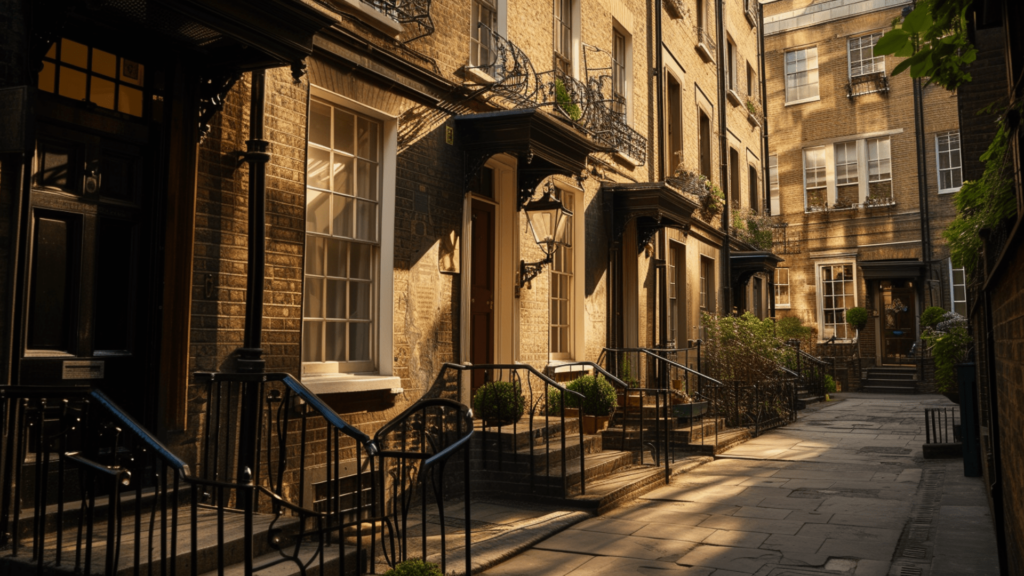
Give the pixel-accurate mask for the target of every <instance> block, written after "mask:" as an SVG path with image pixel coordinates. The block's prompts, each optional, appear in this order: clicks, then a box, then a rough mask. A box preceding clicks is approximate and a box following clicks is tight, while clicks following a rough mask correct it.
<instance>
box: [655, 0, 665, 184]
mask: <svg viewBox="0 0 1024 576" xmlns="http://www.w3.org/2000/svg"><path fill="white" fill-rule="evenodd" d="M661 2H662V0H654V36H655V39H654V66H655V70H654V76H655V78H656V79H657V80H656V86H657V89H658V95H657V99H658V108H657V112H655V118H656V119H657V123H658V171H659V172H658V173H659V174H661V177H660V178H658V180H664V179H665V178H666V177H667V176H668V173H667V172H666V171H665V70H664V69H665V63H664V57H663V55H662V40H661Z"/></svg>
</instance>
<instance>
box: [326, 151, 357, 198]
mask: <svg viewBox="0 0 1024 576" xmlns="http://www.w3.org/2000/svg"><path fill="white" fill-rule="evenodd" d="M333 177H334V185H333V186H332V187H331V190H334V191H335V192H341V193H342V194H349V195H351V194H352V158H351V157H349V156H344V155H342V154H335V155H334V172H333Z"/></svg>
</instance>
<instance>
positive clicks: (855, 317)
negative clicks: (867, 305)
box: [846, 306, 868, 330]
mask: <svg viewBox="0 0 1024 576" xmlns="http://www.w3.org/2000/svg"><path fill="white" fill-rule="evenodd" d="M846 323H847V324H849V325H850V326H852V327H854V328H856V329H857V330H863V329H864V327H865V326H867V325H868V311H867V310H865V309H863V308H861V307H860V306H857V307H854V308H850V309H849V310H847V311H846Z"/></svg>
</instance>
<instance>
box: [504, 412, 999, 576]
mask: <svg viewBox="0 0 1024 576" xmlns="http://www.w3.org/2000/svg"><path fill="white" fill-rule="evenodd" d="M843 396H844V399H842V400H840V401H838V402H835V403H830V404H829V405H826V406H824V407H821V408H820V409H817V410H808V411H804V412H802V413H801V415H800V419H799V420H798V421H797V422H796V423H794V424H792V425H790V426H788V427H785V428H782V429H778V430H775V431H772V432H769V433H767V434H765V435H763V436H761V437H760V438H756V439H753V440H751V441H749V442H747V443H745V444H741V445H739V446H737V447H736V448H733V449H732V450H730V451H728V452H727V453H726V454H724V455H722V456H720V457H719V458H718V459H716V460H715V461H714V462H711V463H709V464H707V465H704V466H702V467H700V468H698V469H696V470H694V471H692V472H690V473H688V474H685V475H683V476H681V477H680V478H679V479H677V480H675V481H673V482H672V484H671V485H669V486H665V487H663V488H660V489H658V490H655V491H652V492H650V493H648V494H647V495H646V496H645V497H644V498H642V499H641V500H639V501H638V502H637V503H635V504H633V505H631V506H628V507H624V508H621V509H618V510H615V511H613V512H611V513H609V514H607V515H604V516H601V517H597V518H592V519H589V520H586V521H584V522H582V523H580V524H577V525H575V526H574V527H572V528H571V529H569V530H565V531H563V532H561V533H559V534H557V535H555V536H553V537H551V538H549V539H547V540H545V541H543V542H540V543H539V544H537V545H536V546H534V548H532V549H530V550H528V551H526V552H524V553H523V554H520V555H519V556H517V557H515V558H513V559H512V560H510V561H508V562H506V563H504V564H501V565H498V566H496V567H495V568H493V569H491V570H489V571H487V572H486V574H488V576H519V575H523V576H525V575H529V576H563V575H566V574H570V575H571V576H589V575H596V574H644V575H649V574H659V575H662V574H664V575H666V576H669V575H678V576H698V575H699V576H711V575H713V576H742V575H757V576H804V575H809V574H848V575H853V576H886V575H891V576H910V575H915V576H929V575H933V576H938V575H943V576H945V575H950V576H951V575H961V576H968V575H979V576H982V575H984V576H987V575H990V574H998V564H997V560H996V551H995V543H994V538H995V537H994V533H993V530H992V523H991V518H990V517H989V512H988V506H987V503H986V501H985V496H984V488H983V485H982V480H981V479H979V478H964V477H963V471H962V462H961V461H960V460H924V459H923V458H922V450H921V445H922V444H923V442H924V430H923V427H924V418H923V412H924V408H925V407H927V406H932V405H948V404H949V401H948V400H946V399H945V398H943V397H941V396H931V395H927V396H925V395H921V396H879V395H866V394H844V395H843Z"/></svg>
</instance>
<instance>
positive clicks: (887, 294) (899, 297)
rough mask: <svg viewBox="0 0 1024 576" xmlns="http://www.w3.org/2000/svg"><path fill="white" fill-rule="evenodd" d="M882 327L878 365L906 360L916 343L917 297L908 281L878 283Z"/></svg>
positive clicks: (899, 362) (911, 283)
mask: <svg viewBox="0 0 1024 576" xmlns="http://www.w3.org/2000/svg"><path fill="white" fill-rule="evenodd" d="M878 293H879V300H880V306H879V310H880V314H879V322H880V323H881V328H882V363H883V364H901V363H903V362H906V361H907V360H908V356H909V354H910V351H911V348H912V347H913V345H914V343H915V342H916V341H917V294H916V292H915V288H914V284H913V282H911V281H910V280H892V281H890V280H882V281H880V282H879V290H878Z"/></svg>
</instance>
